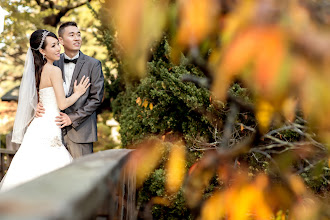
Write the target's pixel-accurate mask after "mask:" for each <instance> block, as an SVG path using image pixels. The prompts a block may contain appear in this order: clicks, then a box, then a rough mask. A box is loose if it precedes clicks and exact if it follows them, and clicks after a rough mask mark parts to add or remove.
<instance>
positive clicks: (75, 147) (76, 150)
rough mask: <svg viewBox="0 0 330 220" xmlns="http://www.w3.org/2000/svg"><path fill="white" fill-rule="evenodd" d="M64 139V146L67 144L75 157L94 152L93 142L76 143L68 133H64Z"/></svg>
mask: <svg viewBox="0 0 330 220" xmlns="http://www.w3.org/2000/svg"><path fill="white" fill-rule="evenodd" d="M63 140H64V146H66V148H67V149H68V151H69V152H70V154H71V156H72V157H73V159H77V158H79V157H82V156H84V155H87V154H91V153H93V143H83V144H80V143H75V142H73V141H71V140H70V138H69V137H68V135H64V137H63Z"/></svg>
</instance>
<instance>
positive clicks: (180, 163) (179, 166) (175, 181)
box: [166, 141, 186, 194]
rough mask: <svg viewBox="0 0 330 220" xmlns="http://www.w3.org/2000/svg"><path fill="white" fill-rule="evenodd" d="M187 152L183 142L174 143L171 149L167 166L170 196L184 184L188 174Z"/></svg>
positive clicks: (167, 187) (167, 185) (167, 188)
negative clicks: (186, 166)
mask: <svg viewBox="0 0 330 220" xmlns="http://www.w3.org/2000/svg"><path fill="white" fill-rule="evenodd" d="M185 154H186V151H185V145H184V143H183V141H178V142H176V143H174V144H173V145H172V147H171V152H170V155H169V159H168V161H167V164H166V170H167V173H166V190H167V192H169V193H170V194H173V193H176V192H177V191H178V190H179V189H180V186H181V184H182V182H183V179H184V175H185V173H186V169H185V164H186V160H185V158H186V155H185Z"/></svg>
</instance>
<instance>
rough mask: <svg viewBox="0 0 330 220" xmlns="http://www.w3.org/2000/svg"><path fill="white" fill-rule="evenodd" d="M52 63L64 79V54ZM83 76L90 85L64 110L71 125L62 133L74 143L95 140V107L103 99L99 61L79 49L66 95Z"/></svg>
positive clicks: (69, 93)
mask: <svg viewBox="0 0 330 220" xmlns="http://www.w3.org/2000/svg"><path fill="white" fill-rule="evenodd" d="M54 65H55V66H58V67H60V68H61V70H62V76H63V80H64V81H65V77H64V76H65V73H64V54H61V58H60V60H58V61H55V62H54ZM83 76H86V77H89V79H90V83H91V85H90V87H89V88H88V89H87V91H86V92H85V94H83V95H82V96H81V97H80V98H79V99H78V100H77V102H75V103H74V104H73V105H72V106H70V107H68V108H67V109H65V110H64V112H65V113H66V114H67V115H68V116H69V117H70V119H71V121H72V125H71V126H67V127H65V128H64V131H63V133H64V134H67V135H68V137H69V139H70V140H71V141H73V142H75V143H92V142H95V141H97V127H96V109H97V108H98V107H99V106H100V105H101V103H102V99H103V91H104V76H103V72H102V66H101V62H100V61H99V60H96V59H94V58H92V57H90V56H87V55H85V54H83V53H82V52H81V51H80V52H79V58H78V61H77V63H76V66H75V69H74V71H73V75H72V80H71V84H70V89H69V92H68V95H67V96H70V95H71V94H72V93H73V85H74V81H75V80H77V82H78V83H79V82H80V80H81V78H82V77H83Z"/></svg>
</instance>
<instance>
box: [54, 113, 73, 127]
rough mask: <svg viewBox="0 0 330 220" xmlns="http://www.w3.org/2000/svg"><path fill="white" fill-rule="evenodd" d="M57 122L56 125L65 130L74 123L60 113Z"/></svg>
mask: <svg viewBox="0 0 330 220" xmlns="http://www.w3.org/2000/svg"><path fill="white" fill-rule="evenodd" d="M55 122H56V125H57V126H59V127H60V128H64V127H66V126H69V125H71V124H72V121H71V119H70V118H69V116H68V115H67V114H65V113H63V112H60V116H56V120H55Z"/></svg>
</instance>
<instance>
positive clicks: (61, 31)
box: [58, 21, 78, 37]
mask: <svg viewBox="0 0 330 220" xmlns="http://www.w3.org/2000/svg"><path fill="white" fill-rule="evenodd" d="M69 26H75V27H78V25H77V23H76V22H74V21H68V22H65V23H63V24H61V26H60V27H59V29H58V36H60V37H62V36H63V33H64V29H65V28H66V27H69Z"/></svg>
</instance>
